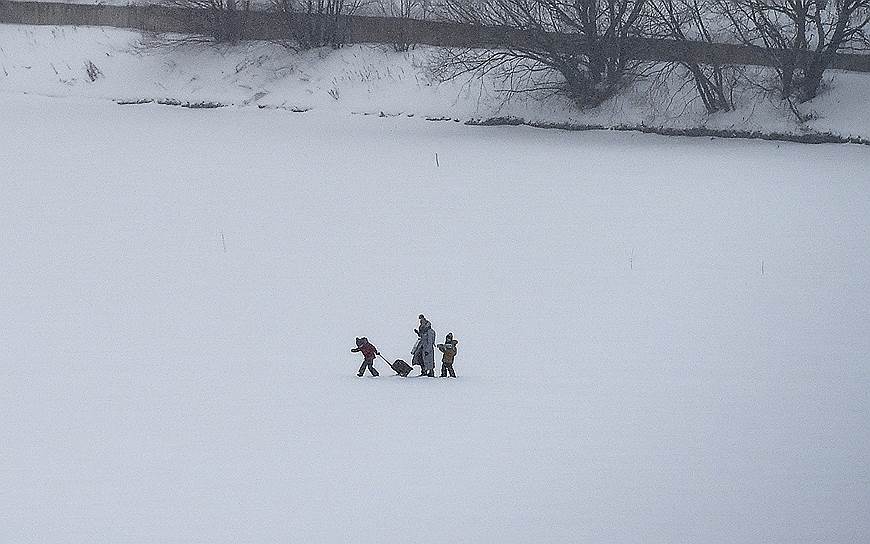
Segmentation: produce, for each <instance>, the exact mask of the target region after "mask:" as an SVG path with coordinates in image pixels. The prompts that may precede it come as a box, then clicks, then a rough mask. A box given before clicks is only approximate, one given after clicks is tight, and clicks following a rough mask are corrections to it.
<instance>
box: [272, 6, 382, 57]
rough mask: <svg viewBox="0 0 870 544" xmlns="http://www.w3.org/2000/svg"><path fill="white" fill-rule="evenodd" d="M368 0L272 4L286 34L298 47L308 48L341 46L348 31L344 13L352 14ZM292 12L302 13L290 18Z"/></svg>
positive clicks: (292, 15) (293, 13)
mask: <svg viewBox="0 0 870 544" xmlns="http://www.w3.org/2000/svg"><path fill="white" fill-rule="evenodd" d="M368 3H369V1H368V0H274V3H273V6H272V7H273V9H274V11H276V12H277V13H278V14H280V15H281V16H283V17H284V18H285V21H286V25H287V29H288V38H289V39H290V40H291V41H293V42H295V44H296V45H297V46H298V47H300V48H302V49H311V48H313V47H323V46H332V47H340V46H342V45H343V44H344V43H345V40H347V38H348V34H349V32H350V28H349V26H348V25H349V20H348V19H347V17H346V16H347V15H354V14H355V13H356V12H357V11H358V10H359V9H360V8H361V7H363V6H366V5H367V4H368ZM296 14H300V15H302V17H301V18H299V19H298V20H294V15H296ZM297 21H298V24H297Z"/></svg>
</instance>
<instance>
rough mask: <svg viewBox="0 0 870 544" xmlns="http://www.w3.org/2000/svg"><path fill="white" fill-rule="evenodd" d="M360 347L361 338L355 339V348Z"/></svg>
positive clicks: (361, 343)
mask: <svg viewBox="0 0 870 544" xmlns="http://www.w3.org/2000/svg"><path fill="white" fill-rule="evenodd" d="M361 345H363V339H362V338H357V339H356V347H360V346H361Z"/></svg>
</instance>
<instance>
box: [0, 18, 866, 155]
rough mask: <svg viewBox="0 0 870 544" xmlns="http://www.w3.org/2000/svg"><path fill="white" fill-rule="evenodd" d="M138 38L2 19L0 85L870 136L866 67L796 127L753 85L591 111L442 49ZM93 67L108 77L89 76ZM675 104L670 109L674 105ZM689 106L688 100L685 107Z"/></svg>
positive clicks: (645, 97) (634, 95)
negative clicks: (722, 104) (476, 70)
mask: <svg viewBox="0 0 870 544" xmlns="http://www.w3.org/2000/svg"><path fill="white" fill-rule="evenodd" d="M141 46H142V44H141V37H140V35H139V34H138V33H135V32H130V31H123V30H117V29H102V28H76V27H27V26H14V25H4V26H0V92H9V93H22V92H26V93H30V94H40V95H49V96H83V97H97V98H105V99H112V100H133V101H135V100H142V99H154V100H161V99H163V100H166V99H168V100H175V101H181V102H217V103H223V104H235V105H254V104H257V105H260V106H264V107H283V108H288V109H316V110H326V111H334V112H339V113H361V112H365V113H374V114H380V113H381V112H383V113H384V114H386V115H409V114H411V115H417V116H429V117H439V118H440V117H446V118H451V119H460V120H467V119H471V118H489V117H494V116H514V117H520V118H523V119H526V120H529V121H534V122H556V123H566V122H567V123H578V124H599V125H605V126H614V125H619V124H629V125H647V126H663V127H698V126H706V127H709V128H718V129H722V128H724V129H731V128H734V129H741V130H750V131H774V132H789V133H800V132H803V131H804V130H817V131H823V132H824V131H831V132H834V133H836V134H840V135H843V136H861V137H864V138H868V137H870V102H868V100H870V99H868V97H870V74H847V73H834V72H832V73H831V77H830V78H829V80H828V81H827V84H826V85H827V90H826V92H825V93H824V94H823V95H822V96H820V97H819V98H818V99H816V100H815V101H813V102H811V103H809V104H806V105H804V106H802V108H803V110H804V113H805V114H810V113H811V114H813V116H814V117H815V119H814V120H813V121H811V122H810V123H808V124H807V126H805V127H801V126H798V125H797V124H796V123H795V122H794V120H793V118H792V117H791V114H790V113H789V112H787V111H785V109H784V108H783V106H782V104H780V103H774V102H769V101H767V100H766V99H764V98H762V97H759V96H757V95H756V94H755V93H754V91H753V92H748V91H747V92H744V93H743V94H742V95H740V96H739V98H738V104H739V105H740V108H739V109H738V111H736V112H732V113H728V114H718V115H714V116H712V117H709V116H706V115H705V114H704V113H703V111H701V110H702V108H701V105H700V104H698V103H692V104H688V105H684V103H685V100H686V97H682V96H678V97H676V98H674V101H673V103H672V104H670V102H671V99H672V97H671V93H673V92H676V88H677V87H678V84H677V83H675V82H671V83H670V88H669V89H670V90H668V89H662V88H657V89H656V91H655V92H651V91H650V90H649V88H648V85H647V84H645V83H641V84H638V85H635V86H634V87H633V88H632V89H630V90H628V91H626V92H624V93H623V94H622V95H620V96H619V97H617V98H616V99H614V100H611V101H610V102H608V103H606V104H604V105H603V106H601V107H599V108H596V109H594V110H590V111H585V112H581V111H577V110H576V109H575V108H573V107H572V106H571V105H570V104H568V103H567V102H566V101H565V100H564V99H561V98H558V97H554V98H549V99H546V100H542V99H540V98H539V97H531V96H526V95H523V96H521V97H516V96H515V97H513V98H511V99H510V100H509V99H508V96H507V95H506V93H505V92H503V91H500V90H499V89H501V88H502V87H503V85H502V84H500V83H499V82H497V81H491V80H488V79H484V80H478V79H473V78H472V79H470V80H468V79H466V80H458V81H451V82H448V83H441V84H439V83H437V82H435V81H433V80H432V79H431V77H430V76H429V75H428V74H429V71H428V70H427V67H428V66H429V65H430V63H431V62H432V58H433V56H434V55H435V54H436V50H435V49H432V48H420V49H417V50H414V51H412V52H410V53H406V54H405V53H394V52H392V51H391V50H390V49H389V48H385V47H381V46H355V47H347V48H343V49H340V50H331V49H323V50H318V51H310V52H306V53H294V52H292V51H289V50H287V49H285V48H283V47H281V46H279V45H275V44H270V43H258V42H253V43H247V44H243V45H240V46H238V47H219V48H204V47H186V48H174V49H161V50H157V51H154V50H149V49H144V48H142V47H141ZM88 63H93V65H94V66H96V67H97V68H98V69H99V71H100V76H99V77H98V78H97V79H96V80H94V81H92V80H91V78H90V77H88V75H87V66H88ZM668 104H670V106H668ZM681 104H683V105H681Z"/></svg>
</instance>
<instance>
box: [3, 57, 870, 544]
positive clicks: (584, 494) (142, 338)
mask: <svg viewBox="0 0 870 544" xmlns="http://www.w3.org/2000/svg"><path fill="white" fill-rule="evenodd" d="M7 58H8V57H7ZM107 59H109V58H108V57H107ZM95 62H96V61H95ZM101 64H102V65H103V66H104V67H105V70H104V71H105V73H106V74H107V78H106V82H105V84H106V85H110V84H114V83H111V82H113V81H116V80H115V79H114V78H113V77H111V76H112V75H113V68H112V64H111V62H110V61H108V60H107V61H106V62H103V63H101ZM34 69H36V68H34ZM138 81H143V80H142V79H139V80H138ZM72 87H75V88H89V87H87V85H85V84H83V83H76V84H74V85H73V86H72ZM94 88H95V89H96V88H98V87H94ZM132 88H133V87H132V86H131V87H130V89H132ZM153 89H154V88H153V87H152V88H150V90H148V92H151V91H153ZM145 91H146V90H145V89H142V92H143V94H147V93H145ZM94 92H95V93H97V94H98V91H94ZM108 94H109V93H108V92H107V95H108ZM240 96H241V95H240ZM216 98H219V97H216ZM0 118H2V119H3V124H2V126H0V193H2V199H0V232H2V236H0V256H2V258H0V278H2V281H0V413H2V416H0V504H2V505H3V507H2V508H0V542H9V543H16V544H23V543H40V544H42V543H61V542H63V543H88V544H94V543H123V542H129V543H143V544H144V543H151V542H161V543H173V542H177V543H192V542H202V543H224V542H225V543H238V542H258V543H259V542H355V543H369V542H371V543H380V542H433V543H442V542H443V543H446V542H493V543H528V542H541V543H544V542H547V543H556V542H559V543H565V542H602V543H604V542H606V543H645V544H646V543H678V542H680V543H682V542H692V543H694V542H698V543H702V542H703V543H705V544H710V543H723V544H725V543H727V544H734V543H757V542H765V543H783V544H786V543H788V544H791V543H796V542H806V543H809V542H820V543H821V542H824V543H834V542H838V543H849V544H851V543H855V542H866V541H868V539H870V518H868V516H867V512H868V511H870V473H868V467H870V453H868V452H870V430H868V424H867V422H868V421H870V413H868V409H870V385H868V384H870V367H868V365H867V361H868V354H870V273H868V270H870V246H868V243H867V241H868V239H870V186H868V174H867V171H868V170H867V167H868V163H870V153H868V150H867V148H866V147H862V146H842V145H841V146H831V145H823V146H801V145H795V144H776V143H770V142H749V141H735V140H730V141H724V140H709V139H684V138H666V137H657V136H647V135H641V134H627V133H566V132H561V131H546V130H536V129H528V128H516V127H509V128H476V127H466V126H462V125H459V124H456V123H431V122H426V121H424V120H422V119H420V118H419V117H415V118H411V119H409V118H407V117H395V118H390V117H388V118H383V119H378V118H372V117H362V116H351V115H345V114H342V113H338V112H335V111H327V110H322V109H315V110H312V111H310V112H308V113H304V114H298V113H291V112H289V111H281V110H278V111H273V110H258V109H256V108H224V109H216V110H190V109H181V108H170V107H164V106H157V105H140V106H125V107H121V106H117V105H114V104H111V103H108V102H106V101H100V100H93V99H83V98H80V97H76V98H46V97H34V96H23V95H20V94H5V95H3V96H0ZM436 155H437V164H436ZM762 268H763V270H762ZM421 312H422V313H425V314H426V315H427V316H428V317H429V318H430V319H431V321H432V323H433V325H434V328H435V329H436V331H437V333H438V339H439V341H441V340H443V335H444V334H445V333H446V332H448V331H453V332H454V333H455V334H456V335H457V337H458V338H459V340H460V344H459V356H458V359H457V364H456V368H457V371H458V373H459V376H460V377H459V378H458V379H456V380H446V379H445V380H441V379H435V380H432V379H426V378H409V379H402V378H399V377H391V376H389V374H390V373H389V372H386V368H385V365H384V364H383V363H378V364H377V366H378V367H379V368H380V369H381V370H382V371H383V372H384V375H383V376H382V377H380V378H377V379H372V378H365V379H359V378H357V377H356V376H355V375H354V373H355V372H356V369H357V366H358V364H359V360H358V356H357V355H355V354H351V353H350V352H349V349H350V348H351V347H353V339H354V337H355V336H359V335H366V336H368V337H369V338H370V339H371V340H373V341H374V342H375V344H376V345H377V346H378V347H379V348H380V349H381V351H382V352H383V353H384V354H386V355H387V356H388V357H391V358H399V357H402V358H406V359H407V358H408V351H409V349H410V348H411V345H412V344H413V341H414V339H415V336H414V333H413V331H412V329H413V328H414V326H415V322H416V316H417V314H418V313H421Z"/></svg>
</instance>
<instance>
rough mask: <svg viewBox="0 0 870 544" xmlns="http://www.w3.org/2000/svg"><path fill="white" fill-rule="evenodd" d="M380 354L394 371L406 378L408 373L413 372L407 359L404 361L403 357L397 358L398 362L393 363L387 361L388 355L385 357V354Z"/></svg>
mask: <svg viewBox="0 0 870 544" xmlns="http://www.w3.org/2000/svg"><path fill="white" fill-rule="evenodd" d="M378 356H379V357H380V358H381V359H383V360H384V362H385V363H387V364H388V365H390V368H392V369H393V372H395V373H396V374H398V375H399V376H401V377H403V378H405V377H407V376H408V374H410V373H411V365H409V364H408V363H406V362H405V361H403V360H401V359H396V362H395V363H391V362H389V361H387V359H386V357H384V356H383V355H381V354H380V353H379V354H378Z"/></svg>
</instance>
